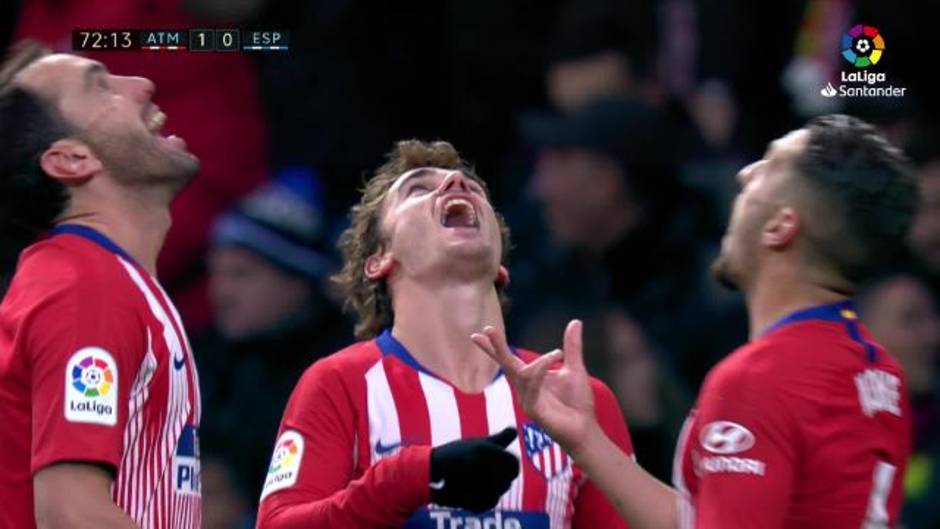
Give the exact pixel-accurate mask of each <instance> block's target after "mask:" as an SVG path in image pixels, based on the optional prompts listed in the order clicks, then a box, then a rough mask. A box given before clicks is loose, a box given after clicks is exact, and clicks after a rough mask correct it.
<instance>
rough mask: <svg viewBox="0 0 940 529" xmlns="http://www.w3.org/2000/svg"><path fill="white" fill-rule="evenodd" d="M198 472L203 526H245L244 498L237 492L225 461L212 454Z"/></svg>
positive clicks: (225, 528) (211, 528)
mask: <svg viewBox="0 0 940 529" xmlns="http://www.w3.org/2000/svg"><path fill="white" fill-rule="evenodd" d="M201 474H202V497H203V502H202V506H203V510H202V527H203V529H235V528H238V527H244V526H245V522H246V520H245V512H246V510H247V502H246V501H245V498H243V497H242V496H241V495H240V494H239V493H238V489H237V488H236V486H235V484H234V483H233V482H232V473H231V471H230V470H229V468H228V467H227V466H225V463H223V462H222V461H221V460H218V459H215V458H209V459H208V460H203V462H202V467H201Z"/></svg>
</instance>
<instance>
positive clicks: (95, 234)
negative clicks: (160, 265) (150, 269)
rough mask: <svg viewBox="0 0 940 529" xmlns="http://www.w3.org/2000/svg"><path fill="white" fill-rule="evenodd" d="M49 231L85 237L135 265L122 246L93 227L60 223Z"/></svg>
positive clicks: (55, 233)
mask: <svg viewBox="0 0 940 529" xmlns="http://www.w3.org/2000/svg"><path fill="white" fill-rule="evenodd" d="M51 232H52V234H53V235H63V234H68V235H76V236H78V237H82V238H84V239H87V240H89V241H91V242H93V243H95V244H97V245H98V246H100V247H102V248H104V249H105V250H107V251H109V252H111V253H113V254H117V255H120V256H121V257H123V258H124V259H126V260H127V261H130V262H132V263H134V264H135V265H137V261H136V260H134V258H133V257H131V255H130V254H129V253H127V252H126V251H125V250H124V248H121V247H120V246H118V245H117V243H115V242H114V241H112V240H111V239H109V238H108V237H107V236H106V235H105V234H103V233H101V232H100V231H98V230H96V229H94V228H89V227H88V226H83V225H81V224H60V225H58V226H56V227H55V228H52V230H51ZM138 266H139V265H138Z"/></svg>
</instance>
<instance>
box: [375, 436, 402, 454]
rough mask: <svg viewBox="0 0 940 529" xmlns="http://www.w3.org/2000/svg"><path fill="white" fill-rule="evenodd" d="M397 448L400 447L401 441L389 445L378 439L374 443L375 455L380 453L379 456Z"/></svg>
mask: <svg viewBox="0 0 940 529" xmlns="http://www.w3.org/2000/svg"><path fill="white" fill-rule="evenodd" d="M399 448H401V441H399V442H397V443H392V444H390V445H383V444H382V440H381V439H379V440H378V441H376V443H375V453H376V455H380V456H384V455H385V454H388V453H389V452H392V451H394V450H397V449H399Z"/></svg>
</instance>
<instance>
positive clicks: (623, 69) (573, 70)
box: [548, 51, 634, 112]
mask: <svg viewBox="0 0 940 529" xmlns="http://www.w3.org/2000/svg"><path fill="white" fill-rule="evenodd" d="M633 84H634V81H633V77H632V74H631V73H630V68H629V65H628V63H627V58H626V57H625V56H624V55H623V54H622V53H618V52H615V51H606V52H601V53H598V54H596V55H590V56H588V57H584V58H581V59H577V60H570V61H562V62H558V63H555V64H553V65H552V66H551V67H550V68H549V71H548V95H549V98H551V101H552V103H553V104H554V105H555V108H557V109H559V110H563V111H566V112H568V111H571V110H573V109H575V108H578V107H580V106H582V105H583V104H585V103H587V102H589V101H592V100H595V99H598V98H601V97H608V96H617V95H624V94H627V93H629V92H630V91H631V90H632V89H633Z"/></svg>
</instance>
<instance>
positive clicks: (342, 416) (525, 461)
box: [258, 331, 632, 529]
mask: <svg viewBox="0 0 940 529" xmlns="http://www.w3.org/2000/svg"><path fill="white" fill-rule="evenodd" d="M519 354H520V355H521V356H522V357H523V358H524V359H526V360H531V359H532V358H534V356H535V355H534V353H530V352H526V351H519ZM592 385H593V388H594V391H595V400H596V403H597V405H596V408H597V415H598V419H599V420H600V423H601V425H602V426H603V427H604V429H605V431H606V432H607V434H608V435H609V436H610V437H611V438H612V439H614V440H615V441H616V443H617V444H618V445H619V446H620V448H621V449H622V450H623V451H624V452H625V453H627V454H632V447H631V444H630V439H629V434H628V433H627V428H626V425H625V423H624V421H623V416H622V415H621V412H620V409H619V406H618V405H617V403H616V401H615V399H614V396H613V394H612V393H611V391H610V390H609V389H608V388H607V387H606V386H604V385H603V384H602V383H600V382H599V381H596V380H592ZM507 426H513V427H515V428H516V429H517V430H518V432H519V435H518V439H517V440H516V441H515V442H513V443H512V444H511V445H510V446H509V448H508V450H509V451H510V452H512V453H514V454H515V455H516V456H518V457H519V459H520V463H521V464H520V469H521V472H520V474H519V476H518V477H517V478H516V480H515V481H514V482H513V483H512V485H511V487H510V489H509V490H508V491H507V492H506V493H505V494H504V495H503V497H502V498H501V499H500V501H499V503H498V505H497V506H496V508H495V510H492V511H490V512H486V513H471V512H466V511H461V510H456V509H449V508H444V507H440V506H436V505H429V504H428V502H429V493H428V481H429V468H430V463H429V454H430V449H429V447H432V446H439V445H441V444H444V443H448V442H450V441H454V440H457V439H462V438H468V437H482V436H488V435H491V434H493V433H496V432H499V431H501V430H502V429H504V428H505V427H507ZM487 471H488V470H487V469H485V468H481V469H480V472H487ZM261 499H262V501H261V509H260V513H259V519H258V527H265V528H268V527H277V528H286V527H301V526H303V527H311V528H316V527H323V528H326V527H330V528H334V527H357V528H370V527H407V528H414V529H425V528H426V529H438V528H446V529H449V528H452V527H492V528H498V529H510V528H516V529H523V528H524V529H562V528H567V527H572V526H573V527H578V528H587V527H605V528H618V527H625V526H624V525H623V522H622V521H620V519H619V518H618V516H617V514H616V512H615V511H614V509H613V507H612V506H611V505H610V503H608V502H607V500H606V499H604V498H603V496H602V495H601V493H600V492H599V491H598V490H597V488H596V487H595V486H594V485H593V484H592V483H590V482H589V481H587V480H586V478H585V475H584V474H583V472H582V471H581V469H580V468H579V467H578V466H576V465H574V464H573V463H572V459H571V457H570V456H569V455H568V454H566V453H565V452H564V451H563V450H562V449H561V447H560V446H559V445H558V444H556V443H555V442H554V441H553V440H552V439H551V438H550V437H549V436H548V435H547V434H546V433H545V432H544V431H543V430H542V429H541V428H539V427H538V426H537V425H536V424H535V423H534V422H533V421H531V420H530V419H529V418H528V417H526V415H525V413H524V412H523V411H522V408H521V407H520V405H519V403H518V399H517V398H516V395H515V392H514V390H513V389H512V388H511V386H510V385H509V383H508V381H507V380H506V377H505V376H504V375H503V374H502V373H500V374H498V375H497V376H496V378H495V379H494V380H493V382H492V383H490V385H489V386H487V387H486V388H485V389H484V390H483V391H482V392H480V393H473V394H471V393H464V392H463V391H461V390H459V389H457V388H456V387H454V386H453V385H451V384H450V383H448V382H447V381H445V380H443V379H441V378H440V377H438V376H436V375H435V374H433V373H431V372H429V371H428V370H427V369H425V368H424V367H423V366H421V365H420V364H419V363H418V362H417V361H416V360H415V358H414V357H413V356H411V354H409V352H408V351H407V350H406V349H405V347H404V346H403V345H402V344H401V343H400V342H398V341H397V340H396V339H395V338H394V337H393V336H392V335H391V333H390V332H388V331H386V332H385V333H383V334H382V335H380V336H379V337H378V338H377V339H375V340H372V341H368V342H360V343H357V344H354V345H353V346H351V347H349V348H347V349H345V350H343V351H340V352H339V353H336V354H334V355H332V356H330V357H328V358H325V359H323V360H321V361H319V362H317V363H316V364H314V365H313V366H312V367H311V368H310V369H309V370H308V371H307V372H306V373H305V374H304V376H303V378H301V380H300V382H299V383H298V385H297V387H296V389H295V390H294V393H293V395H292V396H291V399H290V401H289V403H288V405H287V409H286V411H285V413H284V418H283V420H282V423H281V428H280V433H279V435H278V438H277V442H276V445H275V449H274V455H273V457H272V461H271V467H270V469H269V472H268V476H267V479H266V482H265V486H264V490H263V492H262V496H261Z"/></svg>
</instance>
